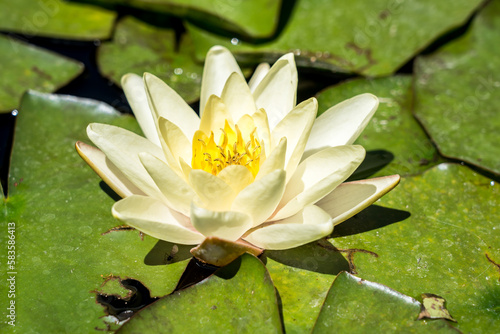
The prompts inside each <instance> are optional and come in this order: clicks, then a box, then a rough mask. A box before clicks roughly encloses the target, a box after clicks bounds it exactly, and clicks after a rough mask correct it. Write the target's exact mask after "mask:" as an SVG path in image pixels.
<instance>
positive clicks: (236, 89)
mask: <svg viewBox="0 0 500 334" xmlns="http://www.w3.org/2000/svg"><path fill="white" fill-rule="evenodd" d="M221 98H222V100H223V101H224V104H225V105H226V107H227V110H228V111H229V113H230V114H231V116H232V118H233V120H234V121H235V122H238V120H239V119H240V118H241V116H243V115H252V114H253V113H254V112H255V111H256V110H257V108H256V107H255V101H254V100H253V95H252V92H250V88H248V84H247V83H246V81H245V78H243V77H242V76H241V75H240V74H238V73H232V74H231V75H230V76H229V79H228V80H227V82H226V85H225V86H224V89H223V90H222V94H221Z"/></svg>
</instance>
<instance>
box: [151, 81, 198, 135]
mask: <svg viewBox="0 0 500 334" xmlns="http://www.w3.org/2000/svg"><path fill="white" fill-rule="evenodd" d="M144 85H145V86H146V94H147V97H148V101H149V107H150V108H151V110H152V111H153V112H154V114H155V116H156V119H158V118H159V117H160V116H162V117H164V118H166V119H168V120H169V121H171V122H172V123H174V124H175V125H177V126H178V127H179V128H180V129H181V130H182V132H184V134H185V135H186V137H188V138H193V135H194V133H195V131H196V130H198V127H199V126H200V118H199V117H198V115H196V113H195V112H194V110H193V109H191V107H190V106H189V105H188V104H187V103H186V101H184V100H183V99H182V97H180V96H179V94H177V92H176V91H175V90H173V89H172V88H170V87H169V86H168V85H167V84H166V83H164V82H163V81H162V80H161V79H159V78H157V77H156V76H154V75H152V74H150V73H144Z"/></svg>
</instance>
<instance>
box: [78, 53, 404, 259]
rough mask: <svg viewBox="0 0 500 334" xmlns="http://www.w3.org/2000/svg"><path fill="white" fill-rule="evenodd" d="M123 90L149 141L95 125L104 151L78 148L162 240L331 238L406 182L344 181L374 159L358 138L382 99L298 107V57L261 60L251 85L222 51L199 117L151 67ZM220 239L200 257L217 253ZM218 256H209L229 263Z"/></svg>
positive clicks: (292, 242)
mask: <svg viewBox="0 0 500 334" xmlns="http://www.w3.org/2000/svg"><path fill="white" fill-rule="evenodd" d="M122 86H123V89H124V91H125V94H126V96H127V99H128V101H129V103H130V105H131V107H132V109H133V112H134V114H135V116H136V118H137V121H138V123H139V125H140V127H141V129H142V131H143V133H144V136H145V137H142V136H140V135H137V134H135V133H132V132H130V131H128V130H125V129H122V128H119V127H115V126H111V125H106V124H90V125H89V126H88V129H87V134H88V136H89V138H90V140H91V141H92V142H93V143H94V144H95V145H96V146H97V148H95V147H93V146H90V145H87V144H85V143H82V142H78V143H77V145H76V146H77V150H78V152H79V154H80V155H81V156H82V157H83V159H84V160H85V161H86V162H87V163H88V164H89V165H90V166H91V167H92V168H93V169H94V170H95V171H96V172H97V174H98V175H99V176H100V177H101V178H102V179H103V180H104V181H105V182H106V183H107V184H108V185H109V186H110V187H111V188H112V189H113V190H115V191H116V193H118V194H119V195H120V196H122V197H123V199H121V200H120V201H118V202H117V203H115V204H114V206H113V208H112V213H113V215H114V216H115V217H116V218H118V219H119V220H121V221H123V222H125V223H126V224H128V225H130V226H133V227H135V228H137V229H139V230H140V231H142V232H144V233H146V234H149V235H151V236H153V237H155V238H158V239H162V240H166V241H169V242H172V243H178V244H187V245H198V244H200V243H203V242H204V240H205V241H206V240H209V241H210V240H211V241H213V240H224V241H227V243H228V244H231V243H233V246H234V244H236V246H234V247H236V248H238V247H240V246H241V245H243V246H242V247H243V251H245V250H248V249H259V250H260V249H274V250H280V249H288V248H293V247H297V246H300V245H304V244H306V243H309V242H312V241H314V240H317V239H320V238H323V237H326V236H328V235H329V234H331V232H332V230H333V227H334V225H336V224H339V223H341V222H342V221H345V220H346V219H348V218H349V217H351V216H353V215H354V214H356V213H357V212H359V211H361V210H362V209H364V208H366V207H367V206H369V205H370V204H372V203H373V202H374V201H376V200H377V199H378V198H380V197H381V196H382V195H384V194H385V193H387V192H388V191H389V190H390V189H392V188H393V187H394V186H396V184H397V183H398V182H399V176H398V175H393V176H388V177H382V178H374V179H368V180H362V181H355V182H346V183H343V182H344V181H345V180H346V179H347V178H348V177H349V176H350V175H351V174H352V173H353V172H354V171H355V170H356V168H357V167H358V166H359V165H360V163H361V162H362V161H363V159H364V157H365V150H364V149H363V147H361V146H359V145H352V143H353V142H354V141H355V139H356V138H357V137H358V135H359V134H360V133H361V131H362V130H363V128H364V127H365V126H366V124H367V123H368V121H369V120H370V118H371V116H372V115H373V114H374V112H375V110H376V109H377V107H378V99H377V98H376V97H375V96H373V95H371V94H362V95H358V96H355V97H353V98H351V99H349V100H347V101H344V102H342V103H340V104H337V105H335V106H333V107H332V108H330V109H328V110H327V111H326V112H324V113H323V114H321V115H320V116H319V117H318V118H316V114H317V109H318V103H317V101H316V99H315V98H310V99H308V100H306V101H304V102H302V103H299V104H298V105H296V91H297V69H296V66H295V62H294V57H293V54H286V55H284V56H283V57H281V58H280V59H279V60H278V61H277V62H276V63H275V64H274V65H273V66H272V67H269V65H267V64H263V65H260V66H259V67H258V68H257V69H256V71H255V73H254V75H253V77H252V78H251V80H250V81H249V82H248V83H247V82H246V81H245V78H244V76H243V74H242V72H241V70H240V68H239V66H238V64H237V63H236V61H235V59H234V57H233V56H232V54H231V53H230V52H229V51H228V50H227V49H225V48H223V47H220V46H216V47H213V48H212V49H211V50H210V51H209V52H208V54H207V57H206V62H205V67H204V72H203V78H202V86H201V98H200V112H199V114H200V116H198V115H197V113H196V112H195V111H194V110H193V109H192V108H191V107H190V106H189V105H188V104H187V103H186V102H185V101H184V100H183V99H182V98H181V97H180V96H179V95H178V94H177V93H176V92H175V91H174V90H172V89H171V88H170V87H169V86H168V85H167V84H165V83H164V82H163V81H161V80H160V79H158V78H157V77H155V76H154V75H152V74H149V73H145V74H144V76H143V77H142V78H141V77H140V76H138V75H135V74H128V75H125V76H124V77H123V78H122ZM223 243H224V242H223ZM214 244H217V242H215V243H214V242H211V243H210V242H208V243H207V244H206V246H204V247H202V248H201V250H200V248H199V247H198V248H197V250H198V251H197V252H195V255H197V256H198V257H200V258H203V257H204V255H203V254H205V255H206V253H207V252H209V253H210V252H212V253H214V252H215V253H217V251H220V249H219V248H217V247H216V246H214ZM233 246H231V247H233ZM214 247H215V248H217V249H218V250H215V251H214V250H213V249H214ZM231 247H230V249H231V250H230V251H229V252H233V250H234V247H233V248H231ZM218 257H219V256H217V255H216V256H213V254H212V256H211V257H210V256H208V257H205V258H203V259H204V260H205V261H207V262H212V263H213V264H220V262H218ZM207 259H208V260H207ZM210 259H211V260H210Z"/></svg>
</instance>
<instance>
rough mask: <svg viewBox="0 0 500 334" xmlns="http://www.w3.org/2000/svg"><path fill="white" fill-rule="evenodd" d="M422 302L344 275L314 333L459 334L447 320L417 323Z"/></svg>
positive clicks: (336, 282)
mask: <svg viewBox="0 0 500 334" xmlns="http://www.w3.org/2000/svg"><path fill="white" fill-rule="evenodd" d="M419 310H420V303H419V302H418V301H416V300H415V299H413V298H411V297H408V296H405V295H403V294H401V293H399V292H397V291H394V290H392V289H390V288H388V287H386V286H384V285H382V284H378V283H374V282H370V281H366V280H363V279H360V278H358V277H356V276H353V275H350V274H348V273H346V272H343V273H341V274H339V275H338V276H337V278H336V279H335V281H334V282H333V284H332V287H331V289H330V291H329V292H328V296H327V297H326V300H325V303H324V304H323V307H322V309H321V313H320V314H319V317H318V320H317V322H316V325H315V326H314V330H313V333H369V332H373V331H374V330H376V332H378V333H429V332H435V331H439V332H442V333H458V331H457V330H456V329H454V328H453V327H451V326H449V325H448V324H446V322H444V321H432V322H426V323H424V322H421V321H417V320H416V316H415V315H416V314H417V313H418V311H419Z"/></svg>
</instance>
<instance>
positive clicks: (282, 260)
mask: <svg viewBox="0 0 500 334" xmlns="http://www.w3.org/2000/svg"><path fill="white" fill-rule="evenodd" d="M265 254H266V256H267V263H266V267H267V269H268V270H269V273H270V275H271V278H272V279H273V282H274V285H275V287H276V290H277V291H278V294H279V296H280V300H281V305H282V307H283V323H284V325H285V330H286V332H287V333H289V334H291V333H309V332H310V331H311V328H312V327H313V325H314V322H315V320H316V318H317V316H318V314H319V311H320V310H321V305H322V304H323V301H324V299H325V296H326V294H327V292H328V289H329V287H330V285H331V283H332V282H333V279H334V278H335V275H336V274H338V273H339V272H340V271H342V270H348V269H349V265H348V263H347V261H346V260H345V259H344V257H343V256H342V254H341V253H340V252H335V251H332V250H331V249H325V248H323V247H321V245H320V242H313V243H310V244H307V245H304V246H301V247H297V248H294V249H290V250H286V251H266V253H265Z"/></svg>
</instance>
